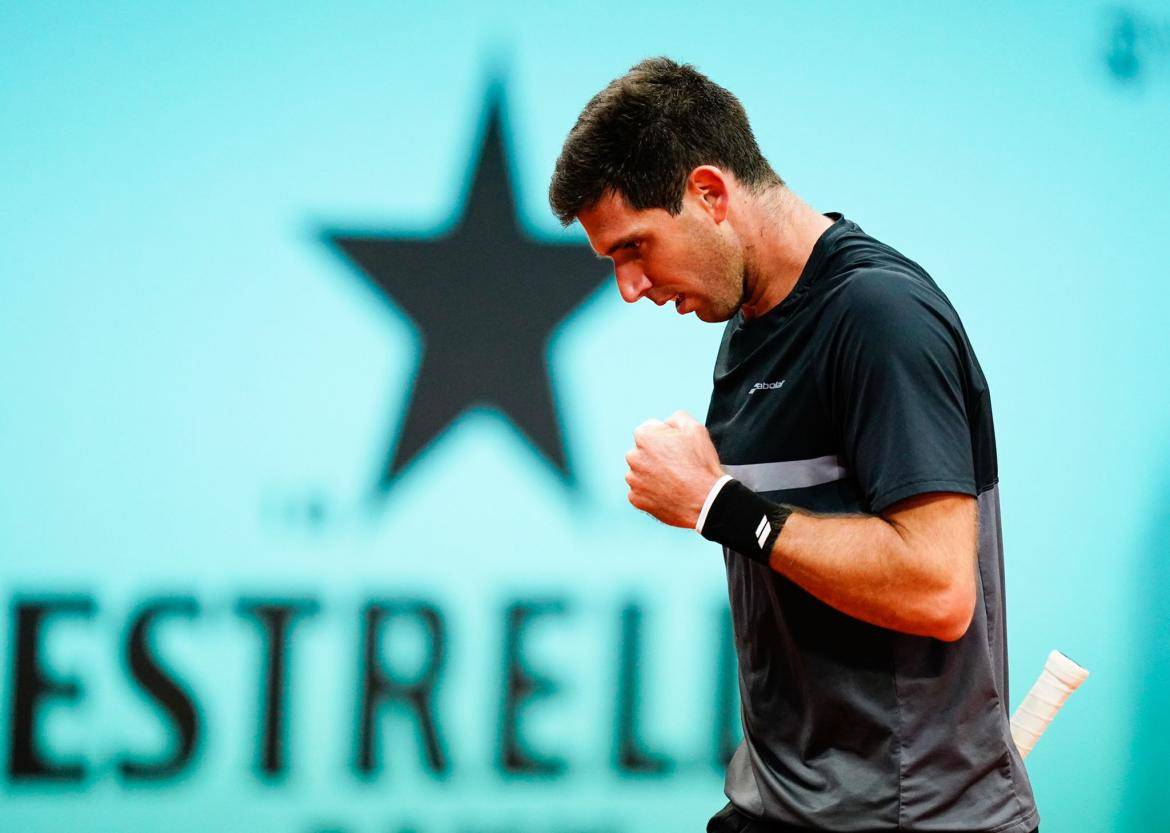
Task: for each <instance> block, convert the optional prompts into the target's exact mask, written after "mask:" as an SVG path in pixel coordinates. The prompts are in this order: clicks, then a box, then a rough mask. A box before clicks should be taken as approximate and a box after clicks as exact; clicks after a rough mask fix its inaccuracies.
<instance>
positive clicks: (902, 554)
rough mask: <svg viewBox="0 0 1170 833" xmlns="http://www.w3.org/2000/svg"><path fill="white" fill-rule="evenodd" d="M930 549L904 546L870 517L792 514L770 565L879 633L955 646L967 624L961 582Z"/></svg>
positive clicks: (902, 534) (893, 527) (902, 536)
mask: <svg viewBox="0 0 1170 833" xmlns="http://www.w3.org/2000/svg"><path fill="white" fill-rule="evenodd" d="M929 544H930V542H929V541H914V540H910V539H909V538H908V536H907V533H906V531H905V530H901V529H900V528H899V527H898V525H897V524H896V523H893V522H890V521H888V520H886V519H884V518H881V517H878V516H875V515H858V516H845V515H841V516H814V515H808V514H804V513H802V512H799V511H797V512H793V514H792V515H791V516H790V517H789V518H788V520H787V521H786V522H785V524H784V528H783V531H782V532H781V534H780V535H779V537H778V538H777V539H776V541H775V543H774V544H773V546H772V550H771V554H770V558H769V564H770V565H771V567H772V569H774V570H776V571H777V572H779V573H782V574H783V575H785V576H786V577H788V578H789V579H791V580H792V581H794V582H795V583H796V584H798V585H800V586H801V587H803V588H804V589H805V590H807V591H808V592H809V593H811V594H812V595H814V596H816V597H817V598H818V599H820V600H821V601H823V602H825V603H826V604H828V605H830V606H832V607H834V608H836V609H838V610H840V611H842V612H843V613H847V614H848V615H850V616H853V617H854V618H857V619H861V620H863V621H866V622H870V623H872V624H875V625H880V626H882V627H886V628H891V629H893V630H897V631H902V632H905V633H912V634H917V635H921V636H933V637H936V638H939V639H957V638H958V637H960V636H961V635H962V633H963V632H964V631H965V630H966V626H967V621H968V620H969V611H968V610H967V608H968V604H967V597H968V596H969V595H970V592H969V588H968V587H967V586H966V582H965V581H964V580H963V579H964V577H963V576H956V575H953V571H948V570H947V569H946V565H945V560H944V559H942V558H941V557H940V558H935V557H934V556H935V555H936V554H935V553H933V552H931V548H930V546H929Z"/></svg>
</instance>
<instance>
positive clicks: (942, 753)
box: [707, 214, 1039, 833]
mask: <svg viewBox="0 0 1170 833" xmlns="http://www.w3.org/2000/svg"><path fill="white" fill-rule="evenodd" d="M828 216H829V217H831V218H832V219H834V220H835V222H834V223H833V225H832V226H831V227H830V228H829V229H827V230H826V231H825V232H824V234H823V235H822V236H821V237H820V239H819V240H818V241H817V243H816V245H815V247H814V248H813V251H812V254H811V256H810V257H809V260H808V263H807V264H806V265H805V267H804V270H803V272H802V273H801V275H800V278H799V280H798V282H797V284H796V286H795V287H794V289H793V290H792V292H791V293H790V294H789V295H788V296H787V297H786V298H785V299H784V300H783V301H782V302H781V303H780V304H779V305H777V306H776V307H774V308H773V309H771V310H769V311H768V312H767V313H765V314H764V315H762V316H760V317H758V318H755V319H751V320H749V321H744V320H743V319H742V318H741V317H740V316H738V315H737V316H736V317H735V318H733V319H732V320H731V321H730V322H729V323H728V325H727V329H726V331H725V333H724V335H723V342H722V344H721V345H720V348H719V356H718V360H717V362H716V365H715V374H714V391H713V393H712V396H711V406H710V410H709V411H708V414H707V427H708V428H709V430H710V432H711V437H712V439H713V441H714V443H715V447H716V448H717V449H718V451H719V457H720V460H721V461H722V462H723V464H724V468H725V469H726V470H727V472H728V473H729V474H731V475H733V476H734V477H736V478H738V479H739V480H741V481H742V482H744V483H745V484H746V485H748V486H749V487H751V488H752V489H754V490H755V491H757V492H761V493H763V494H765V495H766V496H767V497H769V498H770V499H772V500H775V501H777V502H782V503H787V504H791V505H794V506H799V507H803V508H806V509H809V510H813V511H816V512H827V513H870V514H877V513H880V512H882V511H883V510H885V509H886V508H887V507H889V506H890V505H891V504H893V503H895V502H897V501H899V500H902V499H904V498H907V497H910V496H911V495H916V494H920V493H923V492H940V491H945V492H961V493H964V494H968V495H975V496H977V497H978V514H979V535H978V547H979V571H978V573H979V574H978V582H977V592H978V597H977V602H976V607H975V615H974V619H973V620H972V622H971V626H970V628H969V629H968V630H967V632H966V634H965V635H964V636H963V637H962V638H961V639H959V640H958V641H956V642H942V641H940V640H937V639H932V638H929V637H922V636H912V635H909V634H905V633H900V632H897V631H893V630H890V629H887V628H882V627H878V626H876V625H871V624H868V623H865V622H862V621H860V620H858V619H855V618H853V617H850V616H848V615H846V614H844V613H842V612H840V611H838V610H836V609H835V608H833V607H830V606H829V605H827V604H825V603H823V602H821V601H820V600H818V599H816V598H815V597H813V596H812V595H810V594H809V593H807V592H805V591H804V590H803V589H802V588H800V587H799V586H797V585H796V584H795V583H793V582H791V581H789V580H788V579H786V578H785V577H784V576H783V575H781V574H779V573H777V572H775V571H772V570H770V569H768V568H767V567H765V566H763V565H762V564H759V563H757V562H755V561H752V560H750V559H748V558H745V557H741V556H739V555H737V554H736V553H734V552H730V551H727V552H725V554H724V555H725V559H726V562H727V580H728V590H729V594H730V599H731V611H732V618H733V621H734V629H735V642H736V652H737V654H738V658H739V682H740V694H741V698H742V703H743V707H742V719H743V730H744V741H743V743H742V744H741V745H740V747H739V748H738V749H737V750H736V752H735V755H734V756H733V757H732V759H731V763H730V764H729V766H728V770H727V782H726V791H727V796H728V798H730V799H731V801H732V803H733V804H735V805H736V806H737V807H738V808H739V809H741V810H742V811H743V812H745V813H748V814H750V815H753V816H757V817H764V818H768V819H774V820H777V821H782V822H787V823H789V824H793V825H799V826H804V827H809V828H813V829H826V830H833V831H871V830H883V831H884V830H889V831H894V830H898V831H922V832H923V833H925V831H985V832H986V833H1026V831H1030V830H1032V829H1033V828H1034V827H1036V825H1037V824H1038V823H1039V816H1038V814H1037V812H1036V805H1035V802H1034V800H1033V797H1032V788H1031V785H1030V783H1029V781H1028V775H1027V772H1026V771H1025V770H1024V766H1023V763H1022V761H1021V759H1020V756H1019V753H1018V752H1017V750H1016V747H1015V744H1014V743H1013V742H1012V739H1011V734H1010V731H1009V727H1008V719H1009V714H1008V678H1007V642H1006V626H1005V622H1004V579H1003V575H1004V572H1003V550H1002V539H1001V533H1000V517H999V495H998V488H997V485H996V484H997V482H998V474H997V468H996V456H995V434H994V428H993V425H992V417H991V403H990V400H989V398H988V391H987V383H986V381H985V379H984V377H983V373H982V371H981V370H980V368H979V363H978V361H977V360H976V358H975V354H974V352H972V349H971V345H970V343H969V342H968V340H967V335H966V333H965V332H964V330H963V325H962V324H961V323H960V321H959V317H958V315H957V314H956V313H955V311H954V309H953V308H952V307H951V304H950V302H949V301H948V300H947V298H946V296H945V295H943V293H942V292H941V291H940V290H939V288H938V287H937V286H936V285H935V283H934V281H933V280H931V278H930V276H929V275H927V273H926V272H925V271H924V270H923V269H922V268H921V267H920V266H918V265H917V264H915V263H914V262H913V261H911V260H909V259H908V258H906V257H904V256H903V255H901V254H900V253H898V252H897V251H895V250H894V249H892V248H890V247H889V246H886V245H885V244H883V243H880V242H878V241H877V240H874V239H873V238H872V237H870V236H868V235H867V234H865V233H864V232H863V231H862V230H861V229H860V228H859V227H858V226H857V225H856V224H855V223H852V222H850V221H849V220H846V219H845V218H844V217H842V216H841V215H839V214H830V215H828Z"/></svg>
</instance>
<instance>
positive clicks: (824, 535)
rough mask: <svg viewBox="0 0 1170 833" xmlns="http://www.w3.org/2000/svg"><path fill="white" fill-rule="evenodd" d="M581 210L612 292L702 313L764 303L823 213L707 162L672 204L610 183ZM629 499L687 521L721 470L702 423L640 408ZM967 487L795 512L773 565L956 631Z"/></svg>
mask: <svg viewBox="0 0 1170 833" xmlns="http://www.w3.org/2000/svg"><path fill="white" fill-rule="evenodd" d="M578 219H579V220H580V222H581V225H582V226H583V227H584V228H585V231H586V234H587V235H588V236H589V242H590V244H591V245H592V246H593V249H594V251H596V252H597V253H598V255H599V256H602V257H609V258H611V259H612V260H613V262H614V271H615V276H616V279H617V284H618V289H619V291H620V293H621V295H622V298H623V299H625V300H626V301H628V302H630V303H633V302H635V301H637V300H638V299H640V298H643V297H647V298H650V299H651V300H652V301H654V302H655V303H656V304H659V305H663V304H665V303H667V302H668V301H673V302H674V303H675V306H676V309H677V310H678V312H680V313H683V314H686V313H689V312H694V313H695V315H696V316H697V317H698V318H700V319H702V320H704V321H726V320H727V319H728V318H730V317H731V316H732V315H734V314H735V313H736V311H741V312H742V314H743V315H744V317H745V318H752V317H755V316H758V315H761V314H763V313H764V312H766V311H767V310H769V309H771V308H772V307H773V306H775V305H776V304H778V303H780V301H782V300H783V299H784V298H785V297H786V296H787V295H788V293H789V292H791V291H792V288H793V287H794V286H795V284H796V281H797V279H798V278H799V276H800V272H801V270H802V269H803V267H804V264H805V263H806V262H807V260H808V257H809V254H810V252H811V251H812V248H813V246H814V245H815V243H816V240H817V238H818V237H819V236H820V235H821V234H822V233H823V232H824V230H825V228H826V227H827V225H828V223H829V221H828V219H827V218H826V217H824V216H823V215H821V214H819V213H818V212H816V211H814V210H813V209H812V208H811V207H810V206H808V205H807V204H805V203H804V202H802V201H801V200H800V199H799V198H797V197H796V196H795V195H794V194H792V193H791V192H790V191H789V190H788V189H787V188H785V187H784V186H775V187H773V188H769V189H767V190H765V191H763V192H760V193H756V192H753V191H751V190H749V189H747V188H745V187H744V186H742V185H741V184H740V183H739V182H738V181H737V180H736V179H735V177H734V175H732V174H731V173H729V172H726V171H723V170H721V169H720V168H718V167H715V166H712V165H704V166H701V167H698V168H695V169H694V170H693V171H692V172H691V174H690V176H689V177H688V179H687V184H686V189H685V191H684V195H683V205H682V210H681V211H680V212H679V213H678V214H677V215H672V214H670V213H669V212H666V211H664V210H662V209H648V210H645V211H639V210H635V209H633V208H631V207H630V206H629V205H627V204H626V203H625V201H624V200H623V199H622V198H621V196H620V195H618V194H613V193H610V194H607V195H605V196H603V197H602V199H601V200H599V201H598V202H597V203H596V204H594V205H593V206H591V207H589V208H588V209H586V210H583V211H582V212H581V213H580V215H579V216H578ZM626 461H627V463H628V464H629V467H630V470H629V473H628V474H627V475H626V482H627V484H628V485H629V500H630V503H631V504H633V505H634V506H636V507H637V508H639V509H641V510H643V511H645V512H648V513H649V514H651V515H653V516H654V517H655V518H657V519H658V520H660V521H662V522H663V523H666V524H670V525H671V526H678V527H690V528H693V527H694V525H695V522H696V521H697V520H698V516H699V512H700V511H701V508H702V505H703V502H704V500H705V499H706V496H707V493H708V492H709V491H710V488H711V486H712V484H713V483H714V482H715V481H716V480H717V479H718V478H719V477H720V476H721V475H722V473H723V472H722V469H721V468H720V465H719V458H718V455H717V453H716V451H715V448H714V446H713V445H712V443H711V438H710V436H709V435H708V434H707V430H706V428H705V427H704V426H703V425H702V424H700V423H699V422H697V421H696V420H694V419H693V418H692V417H690V416H688V415H687V414H684V413H682V412H677V413H675V414H674V415H672V416H671V417H670V418H669V419H667V420H666V421H665V422H663V421H658V420H648V421H647V422H644V423H642V424H641V425H640V426H638V428H637V429H636V430H635V432H634V448H633V449H632V450H631V451H630V452H629V453H628V454H627V455H626ZM975 507H976V502H975V498H974V497H971V496H970V495H963V494H957V493H951V492H931V493H927V494H922V495H917V496H914V497H911V498H907V499H906V500H903V501H900V502H898V503H895V504H894V505H892V506H890V507H889V508H888V509H886V511H884V512H882V513H881V514H880V515H835V516H824V515H821V516H818V515H813V514H809V513H806V512H804V511H801V510H798V511H795V512H793V514H792V515H791V516H790V517H789V519H788V521H787V523H786V524H785V526H784V530H783V531H782V532H781V534H780V536H779V537H778V538H777V539H776V543H775V545H774V546H773V549H772V552H771V557H770V564H771V567H772V568H773V569H774V570H776V571H778V572H780V573H782V574H784V575H785V576H787V577H788V578H790V579H791V580H792V581H794V582H796V583H797V584H799V585H800V586H801V587H803V588H804V589H805V590H807V591H808V592H809V593H811V594H813V595H814V596H816V597H817V598H819V599H821V600H822V601H824V602H825V603H827V604H829V605H831V606H833V607H835V608H837V609H838V610H840V611H842V612H844V613H846V614H848V615H850V616H853V617H855V618H857V619H861V620H863V621H866V622H870V623H872V624H875V625H880V626H882V627H887V628H891V629H893V630H897V631H902V632H905V633H911V634H916V635H921V636H932V637H935V638H937V639H941V640H946V641H953V640H957V639H959V638H960V637H962V635H963V634H964V633H965V632H966V630H967V627H968V625H969V624H970V622H971V618H972V616H973V614H974V609H975V599H976V586H975V581H976V566H977V562H976V558H977V550H976V543H977V529H978V526H977V519H976V509H975Z"/></svg>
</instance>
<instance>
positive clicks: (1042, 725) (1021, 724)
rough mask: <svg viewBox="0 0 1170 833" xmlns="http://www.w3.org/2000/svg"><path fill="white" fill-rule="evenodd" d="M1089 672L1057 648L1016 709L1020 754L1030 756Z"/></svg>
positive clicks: (1014, 732)
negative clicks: (1053, 719) (1049, 725)
mask: <svg viewBox="0 0 1170 833" xmlns="http://www.w3.org/2000/svg"><path fill="white" fill-rule="evenodd" d="M1088 676H1089V672H1088V671H1087V670H1085V669H1084V668H1081V666H1079V665H1077V664H1076V663H1075V662H1073V661H1072V660H1071V659H1069V658H1068V657H1066V656H1065V655H1064V654H1062V653H1061V652H1060V651H1053V652H1052V653H1050V654H1049V655H1048V660H1047V661H1046V662H1045V663H1044V670H1043V671H1041V672H1040V677H1039V678H1038V679H1037V680H1036V682H1035V683H1033V685H1032V689H1031V691H1029V692H1028V696H1027V697H1025V698H1024V702H1022V703H1020V707H1019V708H1018V709H1016V713H1015V714H1013V715H1012V720H1011V728H1012V740H1014V741H1015V742H1016V747H1017V748H1018V749H1019V750H1020V757H1021V758H1027V757H1028V753H1029V752H1031V751H1032V747H1033V746H1035V745H1036V741H1038V740H1040V736H1041V735H1042V734H1044V730H1045V729H1047V728H1048V724H1049V723H1051V722H1052V718H1054V717H1056V713H1057V712H1058V711H1060V707H1061V706H1063V705H1064V701H1065V700H1067V699H1068V697H1069V695H1070V694H1072V693H1073V692H1074V691H1076V690H1077V687H1078V686H1079V685H1080V684H1081V683H1083V682H1084V681H1085V679H1086V678H1087V677H1088Z"/></svg>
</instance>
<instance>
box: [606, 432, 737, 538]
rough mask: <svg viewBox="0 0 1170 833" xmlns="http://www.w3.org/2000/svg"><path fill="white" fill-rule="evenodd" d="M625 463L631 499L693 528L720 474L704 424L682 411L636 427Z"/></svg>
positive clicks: (657, 515) (674, 523)
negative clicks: (627, 468)
mask: <svg viewBox="0 0 1170 833" xmlns="http://www.w3.org/2000/svg"><path fill="white" fill-rule="evenodd" d="M626 462H627V463H628V464H629V466H630V471H629V473H628V474H627V475H626V483H628V484H629V486H630V495H629V497H630V503H632V504H633V505H634V506H636V507H637V508H639V509H641V510H642V511H643V512H648V513H650V514H651V515H653V516H654V517H655V518H657V519H658V520H660V521H662V522H663V523H664V524H670V525H671V526H683V527H694V525H695V523H696V522H697V521H698V520H699V512H700V511H701V510H702V508H703V501H704V500H706V498H707V493H708V492H709V491H711V487H712V486H713V485H714V484H715V481H716V480H718V479H719V478H720V477H722V476H723V469H722V468H720V466H719V455H718V454H717V453H716V452H715V446H714V445H712V444H711V437H710V435H708V434H707V429H706V428H705V427H704V426H703V424H702V423H700V422H697V421H696V420H695V419H694V418H693V417H691V416H690V415H689V414H686V413H684V412H682V411H675V412H674V414H672V415H671V417H670V419H668V420H666V422H662V421H660V420H657V419H648V420H646V421H645V422H643V423H642V424H641V425H639V426H638V427H637V428H635V429H634V447H633V448H631V449H630V450H629V452H628V453H627V454H626Z"/></svg>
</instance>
